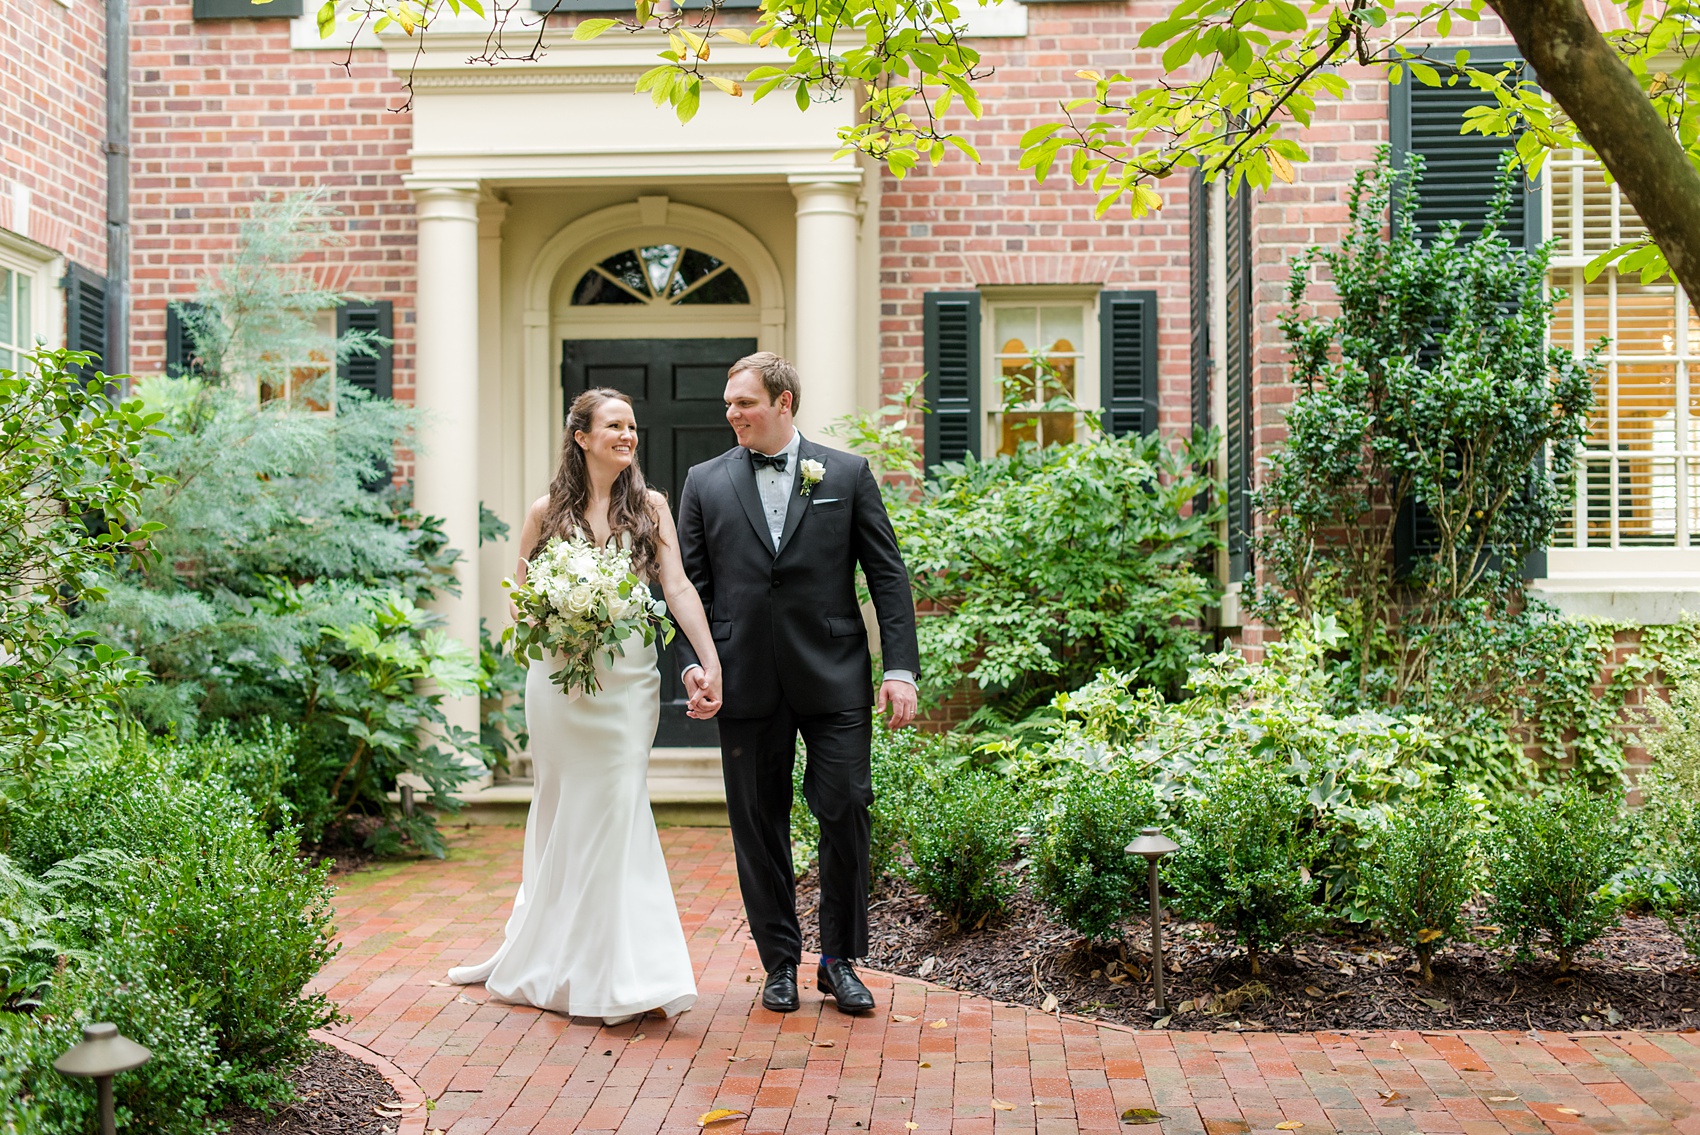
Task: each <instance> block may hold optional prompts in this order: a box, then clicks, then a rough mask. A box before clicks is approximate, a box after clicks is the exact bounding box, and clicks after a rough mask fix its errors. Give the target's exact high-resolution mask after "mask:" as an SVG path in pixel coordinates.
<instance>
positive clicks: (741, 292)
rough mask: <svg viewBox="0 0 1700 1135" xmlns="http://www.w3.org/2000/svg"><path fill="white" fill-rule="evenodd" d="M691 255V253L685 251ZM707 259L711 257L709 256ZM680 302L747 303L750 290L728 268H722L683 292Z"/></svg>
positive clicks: (687, 254)
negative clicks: (715, 274) (717, 272)
mask: <svg viewBox="0 0 1700 1135" xmlns="http://www.w3.org/2000/svg"><path fill="white" fill-rule="evenodd" d="M685 255H686V256H691V255H692V253H688V252H687V253H686V254H685ZM708 259H713V257H709V258H708ZM679 302H680V303H681V304H687V303H749V302H750V290H749V289H748V288H746V287H744V281H743V280H741V279H739V278H738V274H737V273H736V272H734V271H732V269H730V268H725V269H722V270H721V272H720V274H719V275H718V276H711V277H709V279H708V281H707V282H706V283H703V284H700V285H698V286H697V287H695V288H692V289H691V290H690V291H688V292H686V293H685V296H684V298H683V299H681V300H680V301H679Z"/></svg>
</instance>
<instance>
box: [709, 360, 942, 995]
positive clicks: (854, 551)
mask: <svg viewBox="0 0 1700 1135" xmlns="http://www.w3.org/2000/svg"><path fill="white" fill-rule="evenodd" d="M800 394H801V391H800V389H799V383H798V379H797V370H796V368H795V367H793V366H792V365H791V364H790V363H789V362H787V361H786V360H785V359H782V358H780V357H779V356H778V355H775V354H771V353H768V352H765V351H764V352H761V353H760V354H754V355H750V356H749V357H748V358H744V359H740V360H738V362H736V363H734V364H733V365H732V369H731V371H730V372H728V377H727V381H726V420H727V421H728V422H729V423H731V426H732V429H733V432H734V433H736V434H737V436H738V445H737V447H736V448H734V449H732V450H730V451H728V452H726V453H724V454H722V455H720V456H719V457H717V458H715V459H714V460H712V461H705V462H703V463H702V464H701V465H698V466H696V467H695V468H693V469H692V470H691V471H690V475H689V476H688V477H686V478H685V487H684V490H683V492H682V493H681V494H680V498H679V551H680V553H681V555H682V556H683V558H684V564H685V573H686V574H687V575H689V576H690V579H691V582H692V583H693V584H695V585H696V589H697V591H698V592H699V593H701V595H702V603H703V607H704V609H706V610H707V612H708V618H709V628H710V630H711V631H712V632H713V635H714V640H715V645H716V647H717V648H718V651H719V654H720V665H721V672H722V675H723V681H724V685H723V693H722V706H721V709H720V714H719V722H720V752H721V760H722V765H723V767H724V771H725V777H726V807H727V811H728V813H729V814H730V817H731V821H732V842H733V846H734V848H735V850H736V852H737V859H738V886H739V888H740V889H741V890H742V891H743V896H744V910H745V912H746V913H747V914H748V916H749V920H750V933H751V935H752V936H753V937H754V938H755V941H756V948H757V949H758V950H759V951H760V953H761V962H762V967H763V968H764V969H766V970H767V980H766V982H765V983H764V984H763V985H762V994H761V1002H762V1004H763V1005H765V1006H766V1007H767V1008H769V1009H772V1010H774V1011H775V1012H779V1013H789V1012H791V1011H793V1010H795V1009H796V1008H797V965H798V963H799V962H800V961H801V960H802V952H803V939H802V933H801V931H800V930H799V929H798V926H797V902H796V885H795V880H794V877H793V875H792V871H791V768H792V762H793V760H794V759H795V755H796V748H797V736H798V734H801V735H802V738H803V744H804V745H805V747H806V749H807V754H808V757H807V760H808V763H807V765H806V767H805V768H804V771H803V797H804V799H806V800H807V801H808V805H809V810H810V811H811V812H813V813H814V814H815V817H816V818H817V819H819V821H820V858H819V868H820V892H821V894H820V938H821V959H820V968H819V969H818V970H817V971H816V975H815V983H816V985H817V986H818V987H819V988H820V991H821V992H822V993H825V994H829V995H830V996H831V997H832V998H833V1000H834V1002H835V1003H836V1004H837V1006H838V1008H839V1009H840V1010H841V1011H842V1012H846V1013H865V1012H867V1011H869V1010H871V1009H872V1008H873V1007H874V998H873V994H871V993H869V992H868V988H867V986H865V985H863V984H862V982H861V979H859V978H858V977H857V976H856V971H855V969H853V968H852V967H851V964H850V959H851V958H859V957H861V956H862V955H864V954H866V953H867V952H868V831H869V828H868V823H869V821H868V806H869V805H870V804H871V803H872V802H873V798H874V792H873V782H872V778H871V776H870V773H869V767H868V762H869V752H868V750H869V746H870V745H871V744H872V741H873V714H874V713H884V712H885V710H886V709H887V707H889V708H890V710H891V720H890V722H889V725H890V727H891V728H893V729H898V728H902V727H903V726H905V725H907V724H909V722H910V721H912V720H913V719H914V717H915V703H916V696H915V676H916V674H917V673H918V672H919V670H920V663H921V659H920V650H919V648H918V647H917V646H916V642H915V604H914V600H913V598H912V597H911V595H910V593H909V573H908V572H907V571H906V570H905V569H904V566H903V557H902V555H901V554H900V553H899V552H898V549H897V539H896V537H895V536H894V535H893V533H892V530H891V521H890V520H889V519H888V518H887V517H886V514H885V506H884V504H883V503H881V500H880V492H879V486H878V485H876V484H875V483H874V476H873V473H872V472H871V471H870V470H869V469H868V463H867V462H866V461H865V460H863V459H862V458H860V457H857V456H855V455H853V454H849V453H843V452H840V451H838V450H836V449H827V448H825V447H824V446H819V445H816V444H814V443H813V442H810V441H807V440H805V439H804V438H803V436H802V435H801V434H799V433H798V432H797V427H796V426H795V425H794V424H793V421H792V420H793V417H794V416H795V415H796V413H797V402H798V398H799V396H800ZM858 564H860V565H861V568H862V573H863V575H864V576H865V578H866V579H867V582H868V591H869V593H870V594H871V595H872V596H873V601H874V610H875V612H876V613H877V615H878V618H879V630H880V647H881V653H882V655H883V658H884V663H885V665H886V667H887V669H886V671H885V674H884V680H883V681H882V682H881V684H880V687H879V691H878V693H877V695H876V693H875V691H874V689H873V679H872V660H871V658H870V656H869V653H868V634H867V629H866V628H865V627H864V625H863V623H862V616H861V612H860V609H859V607H858V604H857V601H856V567H857V565H858ZM678 641H679V643H680V648H679V649H680V658H681V659H682V661H683V663H684V666H685V684H686V688H687V690H688V691H689V692H690V695H691V701H692V703H693V704H695V703H696V702H697V701H699V700H701V699H704V698H708V697H710V696H711V694H710V691H709V690H708V688H707V685H708V684H707V682H706V680H705V679H704V676H703V672H702V669H701V667H699V666H697V664H696V658H695V655H694V654H693V653H692V652H691V648H690V645H689V644H688V643H686V642H685V641H684V638H683V636H680V638H679V640H678ZM870 707H871V709H870Z"/></svg>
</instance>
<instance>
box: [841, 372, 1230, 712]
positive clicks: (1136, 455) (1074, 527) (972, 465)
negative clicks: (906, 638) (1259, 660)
mask: <svg viewBox="0 0 1700 1135" xmlns="http://www.w3.org/2000/svg"><path fill="white" fill-rule="evenodd" d="M1053 408H1054V407H1053ZM923 410H924V407H922V406H921V405H920V400H919V398H918V397H917V396H916V394H915V392H914V391H913V390H909V391H906V392H905V393H904V394H902V395H900V396H898V397H896V398H894V399H891V400H889V403H888V405H887V406H886V407H884V408H883V409H882V410H880V411H878V412H875V413H872V414H864V415H859V416H855V417H852V418H851V419H850V420H849V421H848V422H847V423H845V424H844V425H843V426H841V427H839V428H840V431H841V432H842V433H843V434H844V435H845V436H846V437H847V439H848V443H849V445H850V447H851V448H853V449H856V450H857V451H859V452H862V453H864V454H865V455H867V456H868V457H869V459H870V461H872V462H874V464H875V465H876V466H877V467H878V468H879V469H880V471H881V473H882V474H883V475H884V476H885V478H886V481H885V485H886V507H887V510H888V511H889V512H890V513H891V519H892V525H893V527H894V528H895V529H896V532H897V535H898V538H899V540H900V542H901V543H902V545H903V554H904V560H905V562H907V563H908V565H909V569H910V572H911V573H912V580H911V582H912V584H913V587H914V592H915V598H916V599H917V600H918V601H925V602H929V603H931V604H932V605H933V606H934V608H935V614H933V615H931V616H929V617H927V618H924V619H921V620H920V621H919V625H918V627H917V632H918V634H919V636H920V644H921V654H922V656H923V657H925V658H926V659H927V666H926V669H925V671H924V673H923V674H922V677H921V692H922V694H923V696H924V697H925V698H926V699H927V700H929V701H936V700H938V699H940V698H944V697H948V696H949V695H950V694H952V693H953V692H955V690H956V689H957V687H958V686H959V685H961V684H962V682H963V681H964V680H966V681H970V682H973V683H974V684H975V685H976V686H978V687H979V689H980V691H981V696H982V698H983V700H984V705H985V708H984V710H983V712H982V714H981V715H980V716H981V718H982V719H987V718H990V719H1001V720H1004V721H1012V720H1016V719H1018V718H1020V717H1022V716H1024V715H1025V714H1026V713H1027V712H1028V711H1029V710H1031V709H1032V708H1034V707H1036V706H1042V705H1044V704H1046V703H1047V702H1049V701H1050V699H1051V697H1052V696H1053V695H1055V694H1057V693H1060V692H1062V691H1064V690H1072V689H1074V688H1076V687H1078V686H1080V685H1081V684H1083V683H1085V682H1087V681H1089V680H1090V679H1091V678H1092V676H1093V675H1094V674H1096V673H1097V672H1098V671H1099V670H1101V669H1103V668H1105V667H1113V668H1116V669H1121V670H1126V671H1129V672H1132V673H1137V674H1138V675H1139V676H1140V680H1141V681H1142V682H1144V683H1146V684H1150V685H1154V686H1157V687H1158V688H1161V689H1171V688H1174V687H1177V686H1179V684H1180V683H1181V682H1182V681H1183V680H1184V679H1185V677H1186V671H1187V667H1188V666H1190V665H1191V664H1192V662H1193V660H1194V659H1195V658H1196V657H1197V655H1199V654H1200V653H1201V652H1202V650H1203V648H1204V636H1203V635H1202V634H1201V632H1200V631H1199V629H1198V628H1199V623H1200V619H1201V617H1202V614H1203V611H1204V608H1206V607H1208V606H1210V605H1212V604H1213V603H1214V602H1215V601H1216V596H1217V593H1218V592H1219V591H1220V585H1219V584H1218V583H1217V582H1216V579H1215V576H1214V575H1213V574H1212V573H1211V572H1209V571H1208V570H1206V568H1205V563H1206V560H1207V557H1208V553H1209V551H1210V550H1211V549H1213V548H1214V547H1216V545H1217V543H1218V542H1219V541H1218V539H1217V536H1216V523H1217V521H1218V520H1219V519H1220V513H1219V511H1218V510H1213V509H1202V508H1199V507H1197V502H1198V501H1199V500H1201V499H1203V498H1204V496H1205V494H1206V493H1207V492H1208V491H1209V490H1210V488H1211V486H1212V484H1213V481H1212V479H1211V477H1210V476H1209V473H1208V470H1209V467H1210V463H1211V461H1212V455H1213V454H1214V452H1215V448H1216V439H1215V437H1214V436H1213V435H1210V434H1207V433H1205V432H1204V431H1202V430H1201V431H1199V432H1198V433H1196V434H1195V435H1194V436H1192V437H1190V438H1181V439H1176V438H1173V437H1162V436H1158V435H1156V434H1149V435H1145V434H1140V433H1138V432H1137V431H1136V432H1132V433H1127V434H1122V435H1119V436H1110V437H1106V436H1104V435H1103V434H1102V433H1100V432H1098V431H1097V430H1096V428H1095V426H1094V427H1093V428H1092V430H1091V432H1090V433H1089V435H1088V436H1087V437H1085V438H1084V439H1083V440H1081V441H1079V442H1077V443H1075V444H1071V445H1051V446H1045V447H1039V446H1037V445H1034V444H1032V443H1024V444H1022V445H1021V446H1020V447H1019V448H1018V449H1017V450H1016V452H1015V453H1013V454H1008V455H998V456H992V457H988V458H986V459H985V460H979V459H976V458H975V457H973V456H972V455H970V456H968V457H967V458H965V459H964V460H963V461H962V462H948V463H946V464H943V465H939V466H935V467H934V468H932V469H931V470H923V469H922V455H921V452H920V449H919V447H918V445H917V442H916V439H917V438H919V437H920V434H921V431H920V429H919V426H920V418H921V413H922V411H923ZM1177 440H1178V441H1179V444H1177ZM923 474H925V476H924V475H923ZM916 485H920V486H921V491H920V493H919V494H916V493H915V492H914V491H913V487H914V486H916ZM1212 496H1213V499H1217V500H1219V499H1220V494H1212Z"/></svg>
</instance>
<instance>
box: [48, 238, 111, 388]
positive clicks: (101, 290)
mask: <svg viewBox="0 0 1700 1135" xmlns="http://www.w3.org/2000/svg"><path fill="white" fill-rule="evenodd" d="M59 284H60V286H61V287H62V288H64V289H65V346H66V347H67V348H68V349H70V350H73V351H87V352H88V353H89V354H91V355H94V356H95V359H94V362H93V363H92V364H91V365H89V366H88V367H85V368H84V369H83V378H84V379H85V380H86V379H91V378H93V377H94V376H95V373H96V372H97V371H99V370H100V362H101V360H103V359H104V358H106V277H105V276H97V275H96V274H95V273H93V272H91V271H89V270H88V269H87V268H84V267H83V266H82V265H81V264H70V265H67V266H66V269H65V278H64V279H63V280H61V281H60V282H59Z"/></svg>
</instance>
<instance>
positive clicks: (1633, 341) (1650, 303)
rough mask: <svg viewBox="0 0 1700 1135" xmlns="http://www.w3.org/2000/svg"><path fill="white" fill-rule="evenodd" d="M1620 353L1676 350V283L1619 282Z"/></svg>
mask: <svg viewBox="0 0 1700 1135" xmlns="http://www.w3.org/2000/svg"><path fill="white" fill-rule="evenodd" d="M1616 349H1617V353H1618V354H1620V355H1669V354H1674V353H1675V351H1676V286H1675V285H1674V284H1649V285H1645V286H1643V285H1641V284H1638V283H1636V282H1635V281H1633V280H1624V279H1619V280H1618V282H1617V344H1616Z"/></svg>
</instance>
